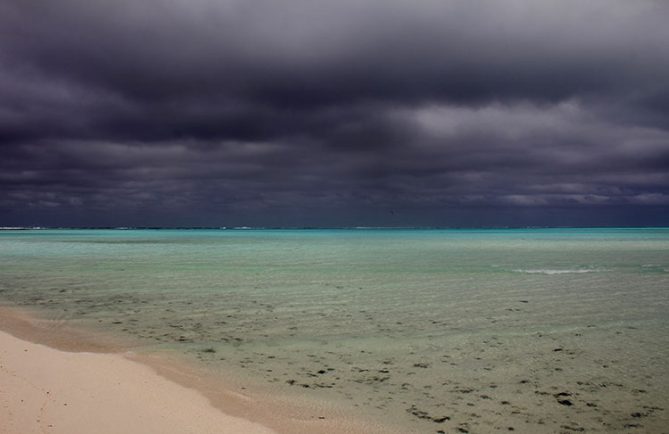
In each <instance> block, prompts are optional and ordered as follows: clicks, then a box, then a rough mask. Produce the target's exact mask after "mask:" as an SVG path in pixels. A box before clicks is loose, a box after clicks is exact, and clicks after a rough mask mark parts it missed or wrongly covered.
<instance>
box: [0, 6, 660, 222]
mask: <svg viewBox="0 0 669 434" xmlns="http://www.w3.org/2000/svg"><path fill="white" fill-rule="evenodd" d="M667 23H669V2H667V1H664V0H658V1H652V0H647V1H646V0H555V1H553V0H543V1H541V0H461V1H449V0H426V1H420V0H419V1H408V0H403V1H397V0H337V1H328V2H325V1H318V0H284V1H276V0H142V1H136V0H132V1H131V0H104V1H103V0H58V1H47V0H2V1H1V2H0V151H1V154H0V226H2V225H42V226H100V225H111V226H127V225H130V226H154V225H181V226H184V225H187V226H200V225H206V226H231V225H262V226H350V225H354V226H355V225H372V226H415V225H430V226H481V225H484V226H491V225H498V226H501V225H521V226H522V225H661V224H664V225H667V224H669V25H668V24H667Z"/></svg>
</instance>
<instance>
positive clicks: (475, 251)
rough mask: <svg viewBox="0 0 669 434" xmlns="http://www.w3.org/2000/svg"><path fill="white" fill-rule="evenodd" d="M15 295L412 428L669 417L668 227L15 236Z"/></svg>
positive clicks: (8, 239) (555, 425)
mask: <svg viewBox="0 0 669 434" xmlns="http://www.w3.org/2000/svg"><path fill="white" fill-rule="evenodd" d="M0 299H2V300H4V301H5V302H7V303H11V304H15V305H20V306H30V307H38V308H40V309H41V310H42V313H43V315H45V316H47V317H49V318H53V319H60V320H63V321H65V322H67V321H70V322H73V323H77V324H84V325H90V326H94V327H98V328H103V329H104V330H108V331H111V332H114V333H118V334H121V335H131V336H134V337H137V338H139V339H140V340H141V342H143V343H144V344H143V345H144V348H145V349H146V350H149V351H156V350H157V351H162V350H170V351H179V352H183V353H185V354H189V355H191V356H193V357H196V358H197V359H198V360H199V361H200V362H201V363H204V364H206V365H207V366H209V367H212V368H214V369H220V370H221V371H222V372H223V373H230V372H234V374H235V375H236V376H240V377H244V376H246V377H248V378H249V379H253V381H256V382H258V383H259V384H262V385H265V386H268V387H269V388H270V389H271V390H276V391H277V392H278V393H285V394H295V395H306V396H310V397H314V398H316V399H320V400H325V401H328V400H330V401H332V402H337V403H342V402H343V403H345V405H349V406H351V407H354V408H356V409H358V411H360V412H362V413H364V414H366V415H368V416H369V417H372V418H374V419H377V420H383V421H385V422H386V423H389V424H390V425H395V426H399V427H402V429H403V430H405V431H406V432H421V433H423V432H433V433H436V432H438V431H440V430H442V431H444V432H452V431H453V432H457V430H459V431H461V432H462V431H469V432H494V431H509V430H510V429H509V428H513V430H515V431H521V432H560V431H565V432H569V431H578V430H581V429H582V430H586V431H588V432H624V431H628V430H637V431H639V432H665V431H666V430H665V428H664V427H665V426H666V424H667V423H668V422H669V417H668V413H667V407H668V406H669V396H668V395H669V392H667V391H668V390H669V367H668V366H669V364H667V363H666V360H667V359H669V229H666V228H647V229H529V230H236V231H230V230H227V231H217V230H123V231H122V230H40V231H0ZM565 400H568V401H569V403H566V402H565ZM560 401H562V403H560ZM663 430H665V431H663Z"/></svg>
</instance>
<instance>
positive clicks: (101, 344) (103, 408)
mask: <svg viewBox="0 0 669 434" xmlns="http://www.w3.org/2000/svg"><path fill="white" fill-rule="evenodd" d="M45 322H48V321H46V320H41V319H40V318H38V317H35V316H33V315H31V314H29V313H26V312H24V311H20V310H17V309H15V308H7V307H0V420H1V421H3V422H2V423H0V433H1V434H29V433H44V432H48V433H63V434H65V433H72V432H96V433H119V432H123V433H154V432H155V433H186V432H192V433H236V434H247V433H249V434H250V433H254V434H255V433H259V434H271V433H308V432H322V433H333V434H339V433H356V432H371V433H374V432H378V433H381V432H389V431H388V429H386V428H380V427H374V426H370V425H368V424H364V423H361V422H360V421H357V420H352V419H351V418H349V417H348V416H347V415H346V414H345V413H342V412H337V411H333V409H329V410H328V409H325V408H323V409H316V408H313V407H312V408H309V407H305V408H300V407H299V406H296V405H294V404H291V403H290V402H282V400H281V399H277V398H280V397H277V396H254V395H253V394H251V393H247V392H246V391H245V390H234V389H233V388H232V387H231V386H229V385H225V384H224V383H223V382H222V381H219V380H218V379H213V378H211V377H208V376H206V375H203V373H202V372H200V371H198V370H197V369H195V368H194V367H192V366H188V365H187V364H184V363H182V362H181V361H179V360H171V359H170V358H169V357H164V356H162V355H146V354H142V355H138V354H135V353H133V352H132V351H127V348H126V349H124V346H123V344H122V343H121V342H120V341H117V340H115V339H114V338H112V337H110V336H105V335H97V334H95V333H94V332H90V333H88V331H85V330H79V329H76V328H71V327H69V326H60V327H58V328H57V329H54V328H53V327H46V326H44V323H45Z"/></svg>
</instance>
